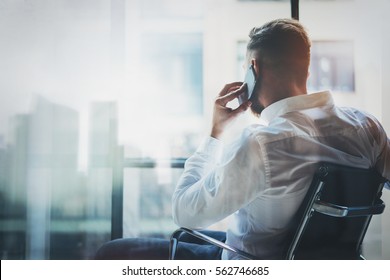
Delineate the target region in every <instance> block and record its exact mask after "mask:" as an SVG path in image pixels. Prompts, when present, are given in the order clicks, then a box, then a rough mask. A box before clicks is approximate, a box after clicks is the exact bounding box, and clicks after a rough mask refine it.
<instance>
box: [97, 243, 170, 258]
mask: <svg viewBox="0 0 390 280" xmlns="http://www.w3.org/2000/svg"><path fill="white" fill-rule="evenodd" d="M168 252H169V241H168V240H164V239H157V238H124V239H116V240H112V241H109V242H107V243H105V244H104V245H103V246H102V247H100V248H99V250H98V251H97V252H96V255H95V259H97V260H148V259H149V260H163V259H168Z"/></svg>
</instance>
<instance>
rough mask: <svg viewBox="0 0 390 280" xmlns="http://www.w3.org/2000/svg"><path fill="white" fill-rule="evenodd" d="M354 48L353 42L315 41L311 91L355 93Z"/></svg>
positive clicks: (312, 52)
mask: <svg viewBox="0 0 390 280" xmlns="http://www.w3.org/2000/svg"><path fill="white" fill-rule="evenodd" d="M353 50H354V48H353V42H351V41H313V42H312V49H311V65H310V76H309V80H308V89H309V91H320V90H332V91H335V92H354V91H355V68H354V67H355V66H354V51H353Z"/></svg>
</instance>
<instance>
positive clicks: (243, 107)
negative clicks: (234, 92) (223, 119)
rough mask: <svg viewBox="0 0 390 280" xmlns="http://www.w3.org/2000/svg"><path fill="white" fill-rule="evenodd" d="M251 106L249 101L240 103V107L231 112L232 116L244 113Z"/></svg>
mask: <svg viewBox="0 0 390 280" xmlns="http://www.w3.org/2000/svg"><path fill="white" fill-rule="evenodd" d="M251 105H252V102H250V101H246V102H244V103H242V104H241V105H240V106H238V107H237V108H236V109H234V110H233V111H232V114H235V115H237V114H240V113H242V112H245V111H246V110H248V108H249V107H250V106H251Z"/></svg>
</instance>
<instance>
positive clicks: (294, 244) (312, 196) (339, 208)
mask: <svg viewBox="0 0 390 280" xmlns="http://www.w3.org/2000/svg"><path fill="white" fill-rule="evenodd" d="M334 166H336V167H343V168H348V169H356V170H362V171H364V172H367V171H369V172H372V170H371V169H370V170H368V169H357V168H352V167H345V166H340V165H335V164H330V163H320V165H319V167H318V169H317V172H316V173H315V175H314V177H313V180H312V183H311V186H310V188H309V190H308V192H307V194H306V198H305V200H304V202H305V201H308V202H307V203H306V206H305V205H301V207H305V208H304V211H303V215H302V216H301V217H298V218H299V219H300V223H299V225H298V226H297V227H296V230H295V233H294V235H293V238H292V241H291V242H290V246H289V248H288V250H287V252H286V259H288V260H292V259H294V258H295V253H296V250H297V248H298V246H299V243H300V241H301V238H302V236H303V233H304V232H305V229H306V227H307V225H308V224H309V222H310V219H311V217H312V216H313V214H314V213H315V212H317V213H321V214H323V215H327V216H331V217H337V218H349V217H361V216H369V219H368V222H367V223H366V225H365V228H364V229H363V231H362V234H361V236H360V237H359V244H358V245H359V246H360V245H361V243H362V241H363V239H364V236H365V234H366V231H367V228H368V226H369V223H370V220H371V217H372V215H379V214H382V213H383V211H384V209H385V204H384V203H383V201H382V200H381V199H380V196H381V194H382V189H383V187H384V186H385V185H386V184H388V183H389V182H388V181H387V180H386V179H385V178H382V180H381V182H380V185H379V187H378V193H377V197H376V199H375V202H374V203H373V205H370V206H357V207H347V206H344V205H337V204H332V203H328V202H326V201H323V200H321V191H322V190H323V188H324V186H325V184H326V182H325V181H326V180H325V178H326V176H327V175H328V173H329V167H334ZM386 188H388V186H387V187H386ZM183 233H187V234H190V235H192V236H193V237H196V238H199V239H201V240H203V241H205V242H207V243H210V244H213V245H215V246H218V247H219V248H222V249H225V250H228V251H230V252H233V253H236V254H237V255H239V256H240V257H242V258H244V259H249V260H255V259H258V258H257V257H256V256H253V255H251V254H249V253H246V252H244V251H241V250H238V249H236V248H234V247H232V246H230V245H228V244H225V243H223V242H221V241H219V240H215V239H213V238H211V237H209V236H207V235H205V234H203V233H201V232H199V231H196V230H192V229H189V228H186V227H181V228H179V229H177V230H176V231H175V232H173V234H172V235H171V238H170V246H169V259H170V260H173V259H175V256H176V250H177V247H178V243H179V240H180V236H181V235H182V234H183ZM360 258H361V259H364V257H363V256H362V255H360Z"/></svg>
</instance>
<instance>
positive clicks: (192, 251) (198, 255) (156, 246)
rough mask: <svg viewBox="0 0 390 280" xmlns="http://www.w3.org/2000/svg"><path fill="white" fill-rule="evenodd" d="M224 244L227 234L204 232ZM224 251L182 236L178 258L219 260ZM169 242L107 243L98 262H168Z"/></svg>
mask: <svg viewBox="0 0 390 280" xmlns="http://www.w3.org/2000/svg"><path fill="white" fill-rule="evenodd" d="M202 232H203V233H205V234H206V235H208V236H210V237H213V238H215V239H218V240H220V241H222V242H225V240H226V233H225V232H220V231H202ZM221 254H222V249H220V248H218V247H216V246H214V245H210V244H207V243H205V242H204V241H203V240H200V239H198V238H195V237H193V236H191V235H189V234H186V233H184V234H182V236H181V238H180V243H179V246H178V249H177V253H176V258H177V259H181V260H219V259H221ZM168 255H169V240H167V239H161V238H122V239H116V240H112V241H109V242H107V243H106V244H104V245H103V246H102V247H101V248H100V249H99V250H98V251H97V253H96V256H95V259H97V260H167V259H168Z"/></svg>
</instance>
